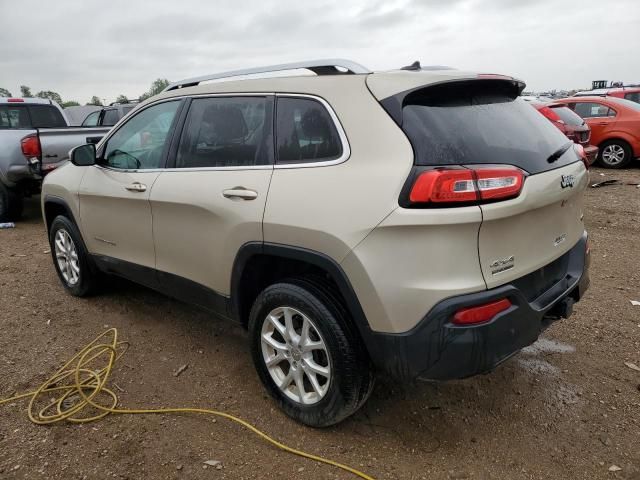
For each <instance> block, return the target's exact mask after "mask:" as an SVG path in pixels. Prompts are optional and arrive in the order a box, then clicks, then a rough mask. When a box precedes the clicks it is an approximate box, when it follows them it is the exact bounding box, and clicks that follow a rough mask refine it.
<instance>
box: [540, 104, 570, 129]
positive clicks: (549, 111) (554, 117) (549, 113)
mask: <svg viewBox="0 0 640 480" xmlns="http://www.w3.org/2000/svg"><path fill="white" fill-rule="evenodd" d="M538 111H539V112H540V113H541V114H542V115H544V116H545V117H547V118H548V119H549V120H551V121H552V122H556V123H560V124H562V125H564V121H563V120H562V119H561V118H560V117H559V116H558V114H557V113H556V112H554V111H553V108H551V107H542V108H540V109H538Z"/></svg>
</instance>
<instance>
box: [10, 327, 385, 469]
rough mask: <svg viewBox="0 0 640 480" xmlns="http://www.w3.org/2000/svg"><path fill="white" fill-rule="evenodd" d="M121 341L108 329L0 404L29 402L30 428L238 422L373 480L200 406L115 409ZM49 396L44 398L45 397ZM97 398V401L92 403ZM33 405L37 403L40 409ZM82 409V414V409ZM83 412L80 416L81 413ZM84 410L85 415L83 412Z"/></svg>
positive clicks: (300, 453) (281, 446)
mask: <svg viewBox="0 0 640 480" xmlns="http://www.w3.org/2000/svg"><path fill="white" fill-rule="evenodd" d="M128 348H129V344H128V343H127V342H118V331H117V330H116V329H115V328H110V329H109V330H107V331H105V332H104V333H102V334H101V335H99V336H98V337H97V338H96V339H95V340H94V341H92V342H91V343H89V344H88V345H87V346H86V347H84V348H83V349H82V350H80V351H79V352H78V353H76V354H75V355H74V356H73V357H72V358H71V359H70V360H69V361H68V362H67V363H65V364H64V365H63V366H62V367H61V368H60V369H59V370H58V371H57V372H56V373H55V374H54V375H53V376H51V378H49V379H48V380H47V381H46V382H44V383H43V384H42V385H41V386H40V387H39V388H38V389H37V390H35V391H32V392H27V393H23V394H20V395H15V396H13V397H11V398H6V399H3V400H0V405H3V404H5V403H9V402H13V401H15V400H19V399H22V398H29V410H28V415H29V419H30V420H31V421H32V422H33V423H36V424H39V425H46V424H51V423H56V422H62V421H64V420H66V421H68V422H72V423H88V422H94V421H96V420H99V419H101V418H104V417H105V416H107V415H109V414H110V413H117V414H152V413H154V414H158V413H201V414H207V415H215V416H217V417H222V418H226V419H227V420H231V421H232V422H235V423H239V424H240V425H242V426H243V427H245V428H246V429H248V430H250V431H252V432H253V433H255V434H256V435H258V436H259V437H261V438H262V439H263V440H265V441H266V442H267V443H270V444H271V445H273V446H275V447H277V448H279V449H281V450H284V451H285V452H289V453H292V454H294V455H298V456H300V457H304V458H308V459H310V460H315V461H316V462H321V463H325V464H327V465H332V466H334V467H337V468H340V469H342V470H345V471H347V472H350V473H352V474H354V475H356V476H358V477H360V478H364V479H365V480H374V479H373V477H370V476H369V475H367V474H365V473H363V472H360V471H359V470H356V469H355V468H352V467H349V466H348V465H344V464H342V463H338V462H335V461H333V460H330V459H327V458H324V457H320V456H318V455H313V454H311V453H307V452H303V451H302V450H297V449H295V448H292V447H289V446H287V445H285V444H284V443H281V442H279V441H277V440H275V439H273V438H271V437H270V436H269V435H267V434H266V433H264V432H262V431H261V430H258V429H257V428H256V427H254V426H253V425H251V424H250V423H248V422H246V421H244V420H242V419H241V418H238V417H235V416H233V415H230V414H228V413H225V412H220V411H217V410H209V409H206V408H151V409H146V408H145V409H120V408H117V405H118V396H117V395H116V394H115V392H114V391H113V390H111V389H109V388H107V386H106V384H107V381H108V379H109V376H110V375H111V372H112V370H113V367H114V365H115V362H116V361H117V360H118V359H119V358H120V357H121V356H122V355H124V353H125V352H126V351H127V349H128ZM104 360H106V363H107V364H106V366H104V367H102V368H97V367H95V366H94V367H92V364H98V366H99V365H100V362H104ZM52 392H56V393H55V398H54V400H52V401H51V400H50V401H45V400H44V395H45V394H51V393H52ZM47 398H50V395H47ZM98 398H100V399H101V400H103V402H104V404H103V403H100V402H99V401H98ZM42 404H44V406H43V407H42V406H40V407H38V405H42ZM38 408H39V410H38ZM85 410H86V411H85ZM83 411H85V415H84V416H82V415H81V413H82V412H83ZM87 411H88V413H87Z"/></svg>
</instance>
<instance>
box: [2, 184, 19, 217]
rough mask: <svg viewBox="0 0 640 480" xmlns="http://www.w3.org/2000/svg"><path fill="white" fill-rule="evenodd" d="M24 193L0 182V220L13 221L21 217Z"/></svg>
mask: <svg viewBox="0 0 640 480" xmlns="http://www.w3.org/2000/svg"><path fill="white" fill-rule="evenodd" d="M23 208H24V195H23V194H22V192H20V191H16V190H11V189H8V188H7V187H6V186H4V185H3V184H2V183H0V222H9V221H11V222H14V221H17V220H20V218H21V217H22V210H23Z"/></svg>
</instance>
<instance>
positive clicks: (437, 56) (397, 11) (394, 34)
mask: <svg viewBox="0 0 640 480" xmlns="http://www.w3.org/2000/svg"><path fill="white" fill-rule="evenodd" d="M639 1H640V0H616V1H604V0H581V1H554V0H388V1H361V0H353V1H349V0H314V1H312V2H311V1H305V0H295V1H294V0H257V1H242V0H234V1H216V0H170V1H164V0H148V1H144V2H142V1H134V0H128V1H121V0H109V1H104V0H99V1H95V0H85V1H75V2H73V1H52V0H39V1H33V0H0V15H1V16H2V17H3V18H4V21H3V22H2V28H0V87H4V88H7V89H8V90H9V91H11V92H12V93H13V94H14V95H19V86H20V85H28V86H30V87H31V89H32V91H33V93H36V92H37V91H39V90H54V91H57V92H58V93H60V94H61V95H62V98H63V99H65V100H77V101H80V102H82V103H85V102H87V101H88V100H89V98H90V97H91V96H92V95H98V96H99V97H101V98H104V99H106V100H107V101H113V100H114V99H115V97H116V96H117V95H118V94H121V93H122V94H125V95H127V96H129V97H130V98H135V97H137V96H138V95H140V94H141V93H143V92H144V91H146V90H147V89H148V88H149V85H150V84H151V82H152V81H153V80H154V79H156V78H158V77H163V78H168V79H169V80H179V79H181V78H185V77H190V76H197V75H202V74H206V73H213V72H218V71H224V70H229V69H237V68H246V67H251V66H262V65H268V64H272V63H283V62H290V61H298V60H303V59H317V58H337V57H339V58H349V59H352V60H355V61H357V62H359V63H362V64H364V65H365V66H367V67H369V68H371V69H375V70H379V69H390V68H397V67H400V66H402V65H406V64H409V63H411V62H412V61H414V60H417V59H418V60H420V61H421V62H422V64H423V65H429V64H431V65H433V64H437V65H450V66H453V67H457V68H460V69H470V70H476V71H481V72H486V73H505V74H510V75H514V76H517V77H520V78H522V79H524V80H525V81H526V83H527V84H528V88H527V89H528V90H531V89H533V90H545V89H551V88H558V89H562V88H566V89H569V88H577V87H589V86H590V85H591V80H599V79H603V80H604V79H606V80H622V81H624V82H625V83H629V82H640V60H639V58H640V57H639V50H640V4H639V3H638V2H639Z"/></svg>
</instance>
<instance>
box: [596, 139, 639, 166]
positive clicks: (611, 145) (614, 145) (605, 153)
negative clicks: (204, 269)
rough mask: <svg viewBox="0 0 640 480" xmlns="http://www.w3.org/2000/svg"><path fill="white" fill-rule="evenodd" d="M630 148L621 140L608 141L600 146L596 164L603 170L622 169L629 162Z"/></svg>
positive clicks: (630, 156)
mask: <svg viewBox="0 0 640 480" xmlns="http://www.w3.org/2000/svg"><path fill="white" fill-rule="evenodd" d="M632 155H633V154H632V152H631V147H630V146H629V144H628V143H626V142H624V141H622V140H609V141H607V142H604V143H602V144H601V145H600V151H599V152H598V163H600V165H602V166H603V167H605V168H622V167H625V166H627V165H628V164H629V162H631V159H632Z"/></svg>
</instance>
